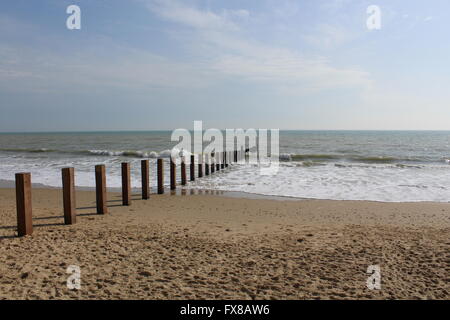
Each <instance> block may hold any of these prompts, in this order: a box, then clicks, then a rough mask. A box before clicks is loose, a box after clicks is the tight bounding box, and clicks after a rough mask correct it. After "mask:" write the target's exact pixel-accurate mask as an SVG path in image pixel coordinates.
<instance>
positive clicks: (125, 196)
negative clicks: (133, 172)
mask: <svg viewBox="0 0 450 320" xmlns="http://www.w3.org/2000/svg"><path fill="white" fill-rule="evenodd" d="M122 205H124V206H129V205H131V178H130V164H129V163H128V162H122Z"/></svg>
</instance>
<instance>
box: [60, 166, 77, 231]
mask: <svg viewBox="0 0 450 320" xmlns="http://www.w3.org/2000/svg"><path fill="white" fill-rule="evenodd" d="M61 174H62V187H63V208H64V223H65V224H74V223H76V222H77V214H76V202H75V169H74V168H63V169H62V170H61Z"/></svg>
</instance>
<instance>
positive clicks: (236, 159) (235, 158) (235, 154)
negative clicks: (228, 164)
mask: <svg viewBox="0 0 450 320" xmlns="http://www.w3.org/2000/svg"><path fill="white" fill-rule="evenodd" d="M234 162H235V163H236V162H238V154H237V150H234Z"/></svg>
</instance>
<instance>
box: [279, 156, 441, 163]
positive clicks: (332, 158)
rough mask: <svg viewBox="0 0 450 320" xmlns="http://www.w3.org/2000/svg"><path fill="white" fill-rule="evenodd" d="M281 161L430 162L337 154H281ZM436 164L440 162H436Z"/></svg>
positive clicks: (417, 159) (416, 159) (414, 159)
mask: <svg viewBox="0 0 450 320" xmlns="http://www.w3.org/2000/svg"><path fill="white" fill-rule="evenodd" d="M280 161H283V162H288V161H299V162H305V161H306V162H309V161H314V162H316V161H317V162H324V161H326V162H335V161H342V162H361V163H380V164H382V163H386V164H390V163H392V164H393V163H397V162H399V163H401V162H419V163H420V162H430V160H427V159H419V158H396V157H389V156H359V155H335V154H281V155H280ZM435 162H440V161H438V160H436V161H435ZM445 162H446V163H449V164H450V160H449V159H445Z"/></svg>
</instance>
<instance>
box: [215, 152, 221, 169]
mask: <svg viewBox="0 0 450 320" xmlns="http://www.w3.org/2000/svg"><path fill="white" fill-rule="evenodd" d="M215 155H216V171H219V170H220V153H219V152H216V154H215Z"/></svg>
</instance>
